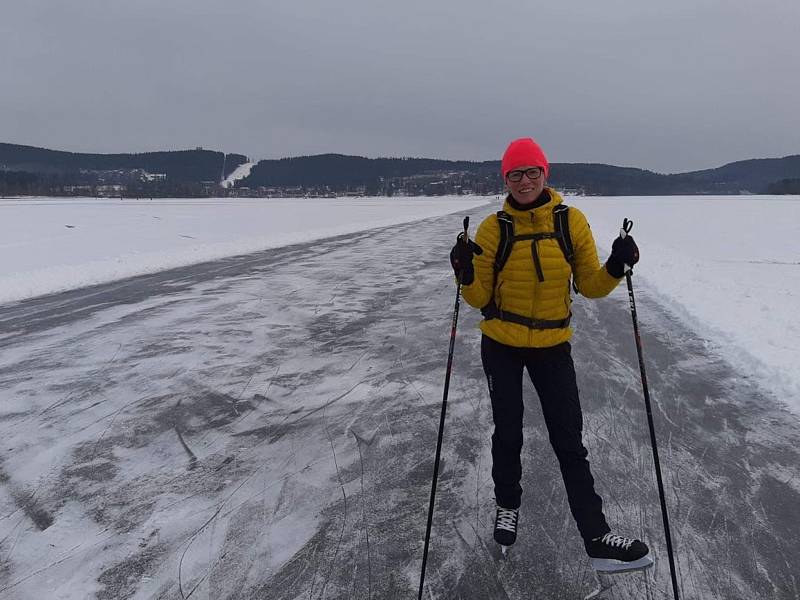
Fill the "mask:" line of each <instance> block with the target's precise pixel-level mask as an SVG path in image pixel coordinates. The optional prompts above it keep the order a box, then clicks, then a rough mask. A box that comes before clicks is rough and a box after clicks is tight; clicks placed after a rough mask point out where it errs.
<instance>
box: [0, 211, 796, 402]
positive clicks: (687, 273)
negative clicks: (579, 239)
mask: <svg viewBox="0 0 800 600" xmlns="http://www.w3.org/2000/svg"><path fill="white" fill-rule="evenodd" d="M566 201H567V202H568V203H570V204H573V205H575V206H578V207H579V208H581V209H582V210H583V211H584V212H585V213H586V214H587V216H588V217H589V222H590V223H591V224H592V227H593V230H594V233H595V238H596V240H597V243H598V246H599V248H600V253H601V260H604V258H605V255H606V253H607V252H608V250H609V248H610V242H611V240H612V239H613V237H614V236H615V235H616V233H617V231H618V229H619V227H620V224H621V219H622V218H623V217H628V218H631V219H633V220H634V223H635V224H634V230H633V232H632V235H634V237H635V238H636V239H637V241H638V242H639V245H640V248H641V251H642V257H643V258H642V262H641V264H640V266H639V267H638V268H637V269H636V279H637V280H639V279H641V281H642V282H643V283H647V284H649V285H652V286H653V287H654V289H656V290H657V291H658V293H659V294H660V295H661V296H663V300H665V301H666V302H667V303H668V304H669V305H670V306H671V308H672V309H673V310H675V311H676V312H677V313H679V314H680V315H681V316H682V317H683V318H685V320H686V321H687V322H688V324H689V325H690V326H691V327H692V328H693V329H695V330H696V331H697V332H698V333H699V334H700V335H702V336H703V337H705V338H707V339H708V340H710V341H711V342H712V343H714V344H717V345H718V346H719V347H720V350H721V351H722V352H723V354H724V355H725V356H726V357H727V358H728V359H729V360H730V361H731V362H732V363H733V364H734V365H736V366H738V367H740V368H741V369H742V371H743V373H745V374H751V375H752V376H755V377H757V378H758V380H759V382H760V383H762V384H764V385H766V386H767V387H768V388H769V389H772V390H773V391H774V392H775V394H776V396H777V397H778V398H779V399H781V400H783V401H784V402H786V403H787V404H788V405H789V406H790V407H792V408H793V409H794V410H795V411H797V412H800V366H798V365H800V341H799V340H800V319H798V318H797V307H798V305H800V197H797V196H739V197H735V196H734V197H732V196H719V197H705V196H704V197H696V196H689V197H676V196H670V197H619V198H600V197H568V198H567V199H566ZM487 202H493V203H495V204H498V205H499V202H498V201H497V200H496V199H494V198H485V197H446V198H435V199H432V198H366V199H363V198H337V199H322V200H317V199H279V200H245V199H237V200H229V199H226V200H186V199H183V200H181V199H177V200H154V201H147V200H144V201H134V200H125V201H119V200H94V199H79V200H64V199H48V198H40V199H24V200H0V215H2V218H0V249H2V255H0V303H2V302H10V301H15V300H20V299H23V298H27V297H32V296H36V295H41V294H46V293H51V292H56V291H61V290H65V289H71V288H77V287H81V286H86V285H90V284H94V283H100V282H104V281H112V280H115V279H120V278H123V277H128V276H132V275H137V274H141V273H147V272H153V271H157V270H160V269H166V268H170V267H176V266H180V265H186V264H192V263H197V262H201V261H206V260H212V259H216V258H220V257H224V256H232V255H237V254H245V253H248V252H253V251H257V250H262V249H265V248H274V247H279V246H284V245H288V244H293V243H298V242H303V241H309V240H314V239H320V238H324V237H329V236H333V235H338V234H343V233H350V232H354V231H359V230H364V229H368V228H371V227H379V226H384V225H390V224H393V223H401V222H407V221H410V220H414V219H421V218H425V217H430V216H435V215H442V214H447V213H450V212H454V211H460V212H462V213H464V214H468V213H470V210H469V209H470V208H472V207H477V206H480V205H484V204H486V203H487ZM473 222H474V225H473V227H472V230H473V232H474V228H475V227H476V226H477V222H475V219H473ZM454 233H455V232H454ZM442 260H446V258H445V257H442Z"/></svg>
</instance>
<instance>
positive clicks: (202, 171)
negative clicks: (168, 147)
mask: <svg viewBox="0 0 800 600" xmlns="http://www.w3.org/2000/svg"><path fill="white" fill-rule="evenodd" d="M244 162H247V157H246V156H243V155H241V154H225V153H223V152H216V151H212V150H204V149H202V148H197V149H195V150H176V151H166V152H145V153H140V154H83V153H77V152H62V151H58V150H47V149H44V148H35V147H33V146H21V145H18V144H2V143H0V194H2V195H12V194H48V195H72V191H73V188H78V191H85V189H86V188H93V189H97V188H101V189H107V188H113V189H122V188H124V189H125V191H130V192H131V193H132V194H133V193H140V194H141V195H143V196H144V195H155V196H161V195H177V194H181V195H186V194H189V195H191V196H196V195H201V196H202V195H208V194H207V188H208V187H216V186H217V185H218V184H219V182H220V181H221V180H222V179H224V178H225V177H227V176H228V175H230V174H231V173H232V172H233V171H234V170H235V169H236V167H238V166H239V165H241V164H242V163H244ZM209 184H210V186H209Z"/></svg>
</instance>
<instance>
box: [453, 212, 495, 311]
mask: <svg viewBox="0 0 800 600" xmlns="http://www.w3.org/2000/svg"><path fill="white" fill-rule="evenodd" d="M475 243H476V244H478V245H479V246H480V247H481V248H482V249H483V254H481V255H476V256H474V257H473V259H472V265H473V266H474V267H475V279H474V280H473V282H472V283H471V284H469V285H465V286H462V288H461V293H462V295H463V297H464V300H466V301H467V303H469V304H470V305H471V306H474V307H475V308H483V307H484V306H486V305H487V304H488V303H489V300H491V299H492V295H493V291H494V290H493V289H492V288H493V282H494V257H495V254H496V253H497V245H498V244H499V243H500V226H499V225H498V224H497V215H489V216H488V217H487V218H486V219H484V220H483V222H482V223H481V224H480V226H479V227H478V232H477V233H476V234H475Z"/></svg>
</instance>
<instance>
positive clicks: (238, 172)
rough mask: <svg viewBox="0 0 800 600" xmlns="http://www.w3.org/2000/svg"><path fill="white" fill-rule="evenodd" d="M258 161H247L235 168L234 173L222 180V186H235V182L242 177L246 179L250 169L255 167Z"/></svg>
mask: <svg viewBox="0 0 800 600" xmlns="http://www.w3.org/2000/svg"><path fill="white" fill-rule="evenodd" d="M255 164H256V163H254V162H246V163H243V164H241V165H239V166H238V167H236V168H235V169H234V170H233V173H231V174H230V175H228V176H227V177H226V178H225V179H223V180H222V183H221V184H220V185H222V187H224V188H229V187H233V184H234V183H236V182H237V181H239V180H240V179H244V178H245V177H247V176H248V175H250V171H251V170H252V169H253V167H254V166H255Z"/></svg>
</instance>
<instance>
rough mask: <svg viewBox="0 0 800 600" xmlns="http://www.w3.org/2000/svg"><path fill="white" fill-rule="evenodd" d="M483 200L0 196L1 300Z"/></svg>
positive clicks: (417, 216)
mask: <svg viewBox="0 0 800 600" xmlns="http://www.w3.org/2000/svg"><path fill="white" fill-rule="evenodd" d="M486 201H487V199H486V198H483V197H442V198H436V199H431V198H403V199H402V200H399V199H391V198H328V199H324V200H318V199H303V198H288V199H283V198H282V199H272V200H261V199H253V200H250V199H210V200H205V199H166V200H117V199H103V200H96V199H91V198H82V199H75V200H72V199H64V198H36V199H20V200H0V251H2V255H0V303H3V302H9V301H14V300H20V299H23V298H30V297H32V296H39V295H42V294H48V293H52V292H58V291H63V290H67V289H75V288H79V287H83V286H87V285H91V284H95V283H103V282H106V281H113V280H115V279H122V278H123V277H130V276H133V275H140V274H142V273H152V272H154V271H159V270H162V269H168V268H171V267H179V266H183V265H189V264H194V263H198V262H203V261H207V260H214V259H216V258H222V257H226V256H235V255H237V254H246V253H248V252H255V251H257V250H264V249H266V248H277V247H280V246H287V245H290V244H296V243H299V242H308V241H311V240H316V239H322V238H326V237H331V236H334V235H341V234H345V233H353V232H355V231H361V230H364V229H370V228H373V227H383V226H386V225H392V224H397V223H405V222H408V221H413V220H415V219H424V218H426V217H433V216H437V215H444V214H447V213H450V212H453V211H456V210H466V209H468V208H470V207H473V206H479V205H482V204H485V203H486Z"/></svg>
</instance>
